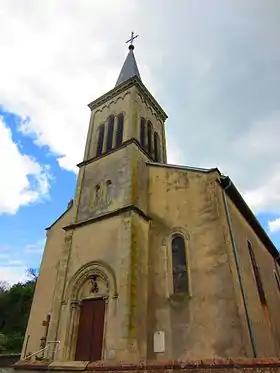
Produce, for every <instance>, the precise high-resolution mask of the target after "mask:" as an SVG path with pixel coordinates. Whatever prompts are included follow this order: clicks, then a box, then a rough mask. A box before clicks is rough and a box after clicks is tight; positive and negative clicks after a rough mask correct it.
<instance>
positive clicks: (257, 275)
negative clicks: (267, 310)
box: [247, 241, 267, 305]
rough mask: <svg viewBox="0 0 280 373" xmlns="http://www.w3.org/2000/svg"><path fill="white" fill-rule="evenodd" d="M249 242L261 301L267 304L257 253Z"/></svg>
mask: <svg viewBox="0 0 280 373" xmlns="http://www.w3.org/2000/svg"><path fill="white" fill-rule="evenodd" d="M247 243H248V249H249V254H250V259H251V264H252V267H253V272H254V276H255V281H256V284H257V288H258V293H259V297H260V301H261V303H262V304H264V305H266V304H267V303H266V297H265V293H264V290H263V285H262V281H261V274H260V270H259V267H258V265H257V261H256V258H255V253H254V251H253V248H252V245H251V242H250V241H247Z"/></svg>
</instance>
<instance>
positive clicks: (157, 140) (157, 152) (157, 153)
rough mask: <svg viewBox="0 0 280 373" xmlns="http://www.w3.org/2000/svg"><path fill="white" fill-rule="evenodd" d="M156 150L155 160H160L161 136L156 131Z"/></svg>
mask: <svg viewBox="0 0 280 373" xmlns="http://www.w3.org/2000/svg"><path fill="white" fill-rule="evenodd" d="M154 151H155V161H156V162H159V161H160V154H159V136H158V134H157V133H156V132H155V133H154Z"/></svg>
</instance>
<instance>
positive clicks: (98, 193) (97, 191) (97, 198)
mask: <svg viewBox="0 0 280 373" xmlns="http://www.w3.org/2000/svg"><path fill="white" fill-rule="evenodd" d="M100 196H101V189H100V185H96V187H95V206H97V205H99V204H100Z"/></svg>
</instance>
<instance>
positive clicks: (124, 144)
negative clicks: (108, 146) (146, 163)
mask: <svg viewBox="0 0 280 373" xmlns="http://www.w3.org/2000/svg"><path fill="white" fill-rule="evenodd" d="M130 144H135V145H136V146H137V147H138V148H139V150H141V151H142V152H143V153H144V154H145V155H146V156H147V157H148V159H150V160H151V161H152V158H151V156H150V154H149V153H148V152H147V151H146V150H144V149H143V148H142V147H141V144H140V143H139V141H138V140H137V139H136V138H135V137H132V138H131V139H129V140H127V141H124V142H123V143H122V145H121V146H119V147H118V148H114V149H112V150H110V151H109V152H106V153H103V154H101V155H99V156H98V157H96V156H95V157H93V158H90V159H87V160H86V161H82V162H80V163H78V164H77V167H79V168H80V167H82V166H85V165H87V164H89V163H92V162H94V161H97V160H98V159H101V158H104V157H106V156H108V155H109V154H112V153H115V152H117V151H118V150H120V149H122V148H125V147H126V146H128V145H130Z"/></svg>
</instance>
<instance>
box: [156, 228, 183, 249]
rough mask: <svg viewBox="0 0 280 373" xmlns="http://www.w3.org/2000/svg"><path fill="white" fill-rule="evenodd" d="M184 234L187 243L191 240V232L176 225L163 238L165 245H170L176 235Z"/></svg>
mask: <svg viewBox="0 0 280 373" xmlns="http://www.w3.org/2000/svg"><path fill="white" fill-rule="evenodd" d="M180 235H181V236H183V238H184V239H185V240H186V242H187V243H189V241H190V234H189V232H188V231H187V230H186V229H185V228H183V227H174V228H173V229H172V231H170V232H169V233H168V234H167V235H166V236H164V237H163V239H162V245H163V246H169V245H170V243H171V241H172V239H173V238H174V237H176V236H180Z"/></svg>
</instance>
